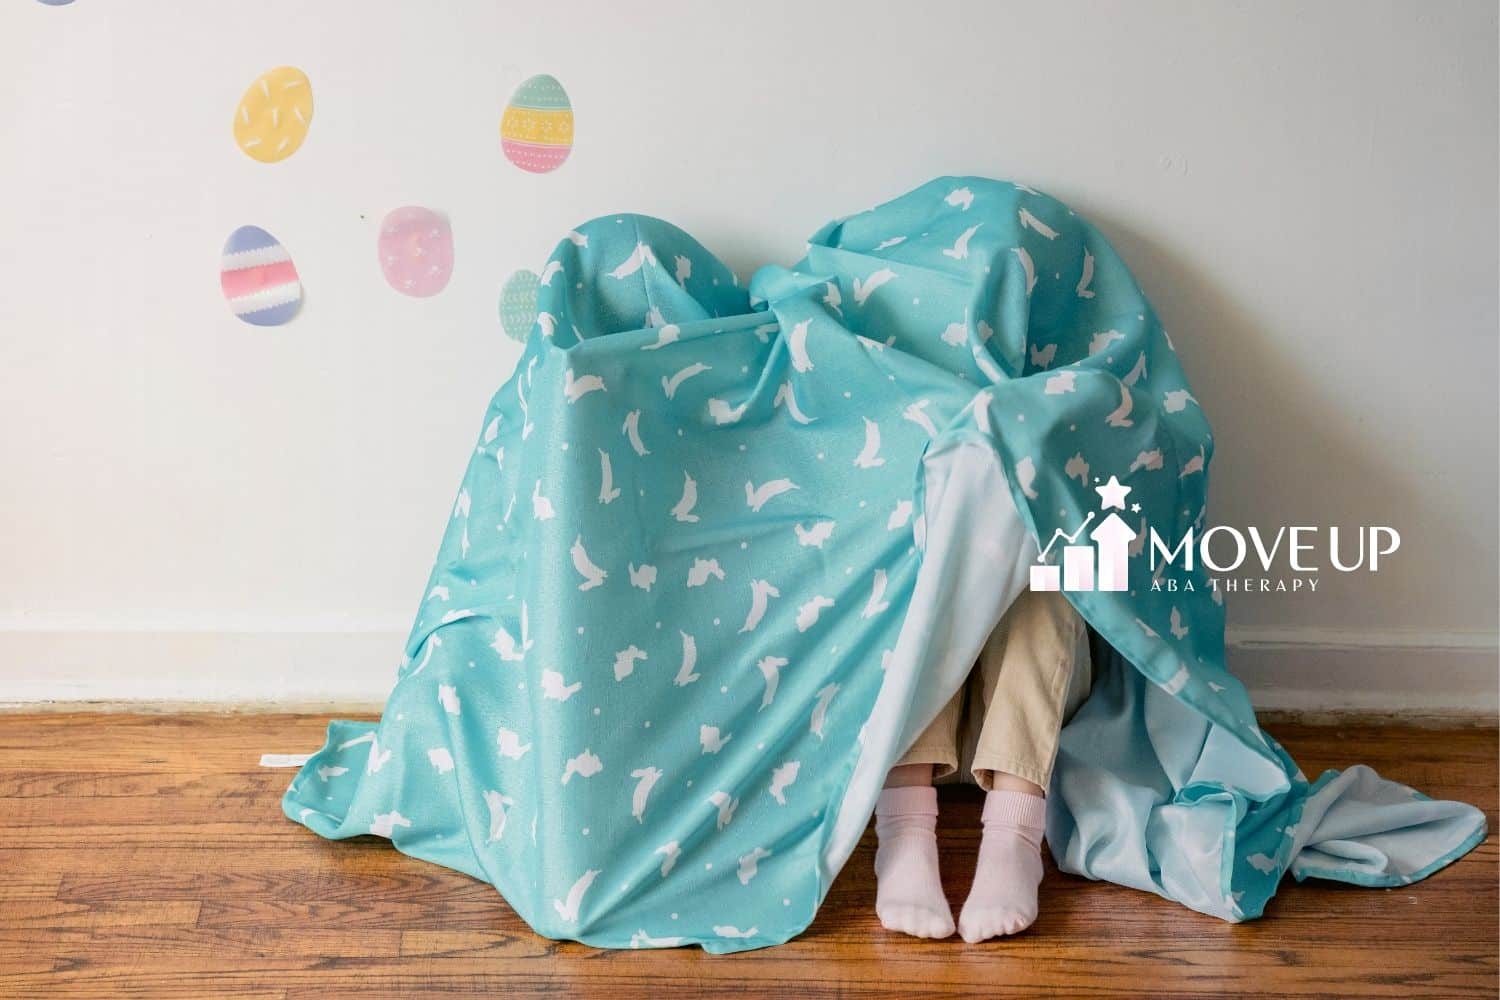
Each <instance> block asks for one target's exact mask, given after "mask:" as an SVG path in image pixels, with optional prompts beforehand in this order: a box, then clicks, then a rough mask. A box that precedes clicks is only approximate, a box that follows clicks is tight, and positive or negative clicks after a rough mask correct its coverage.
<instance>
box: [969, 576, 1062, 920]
mask: <svg viewBox="0 0 1500 1000" xmlns="http://www.w3.org/2000/svg"><path fill="white" fill-rule="evenodd" d="M1082 630H1083V622H1082V620H1081V619H1080V618H1079V617H1078V614H1077V613H1076V612H1075V611H1074V610H1073V608H1072V606H1071V605H1069V604H1068V601H1067V599H1066V598H1065V597H1063V596H1062V595H1061V594H1058V593H1036V592H1032V591H1023V592H1022V593H1021V595H1020V596H1019V597H1018V598H1017V599H1016V601H1015V603H1014V604H1012V605H1011V607H1010V609H1009V610H1008V611H1007V612H1006V613H1005V617H1004V618H1003V619H1002V620H1001V622H1000V624H999V625H998V626H997V627H996V629H995V631H994V633H993V634H992V635H991V636H990V639H989V641H988V642H987V643H986V644H985V647H984V650H983V652H981V654H980V658H979V670H980V678H981V692H982V697H983V704H984V723H983V725H982V727H981V728H980V732H979V742H978V746H977V748H976V750H975V753H974V778H975V780H977V781H978V782H979V784H980V787H982V788H985V789H987V790H988V791H989V795H988V797H987V798H986V799H985V804H984V836H983V839H982V840H981V841H980V846H979V863H978V866H977V868H976V869H975V872H974V885H973V887H972V888H971V889H970V891H969V898H968V900H967V901H966V902H965V903H964V908H963V912H962V913H961V914H960V915H959V924H958V926H959V933H961V934H962V935H963V937H964V940H966V941H970V942H974V941H983V940H985V939H986V938H990V937H995V936H996V935H1000V934H1014V933H1016V932H1017V931H1020V930H1024V929H1025V928H1026V927H1029V926H1030V925H1031V922H1032V921H1033V920H1035V919H1036V912H1037V886H1038V885H1039V884H1040V883H1041V880H1042V856H1041V846H1042V832H1043V829H1044V826H1045V820H1046V811H1047V810H1046V801H1045V798H1044V796H1045V795H1046V788H1047V784H1048V782H1050V781H1051V778H1052V765H1053V762H1054V761H1055V760H1056V757H1057V742H1058V734H1059V733H1060V731H1061V730H1062V723H1063V717H1064V715H1065V713H1066V712H1067V709H1068V705H1069V702H1070V700H1075V699H1077V698H1081V696H1082V694H1083V693H1085V692H1086V691H1087V685H1088V676H1087V672H1088V663H1087V659H1086V657H1085V658H1080V657H1079V656H1078V650H1079V646H1080V638H1081V633H1082ZM1080 661H1081V662H1080Z"/></svg>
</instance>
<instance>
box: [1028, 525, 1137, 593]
mask: <svg viewBox="0 0 1500 1000" xmlns="http://www.w3.org/2000/svg"><path fill="white" fill-rule="evenodd" d="M1093 520H1094V512H1093V511H1090V512H1089V515H1088V516H1087V517H1085V518H1084V519H1083V523H1082V524H1080V525H1079V526H1078V528H1077V529H1076V530H1075V531H1073V533H1072V534H1069V533H1068V532H1066V531H1063V530H1062V529H1061V528H1058V529H1057V530H1056V531H1054V532H1053V533H1052V538H1051V540H1050V541H1048V542H1047V547H1046V548H1044V549H1042V551H1041V554H1040V555H1039V557H1038V558H1039V559H1046V558H1047V555H1048V553H1049V552H1051V550H1052V548H1053V546H1054V545H1056V544H1057V541H1058V539H1062V540H1063V541H1064V543H1065V544H1064V545H1063V546H1062V565H1061V566H1059V565H1058V564H1057V563H1055V562H1051V563H1048V562H1036V563H1033V564H1032V567H1031V589H1032V590H1037V591H1054V592H1055V591H1059V590H1062V591H1069V592H1072V593H1077V592H1080V591H1091V590H1098V591H1114V592H1119V591H1123V590H1127V589H1128V588H1129V582H1128V579H1127V578H1128V571H1129V564H1130V551H1129V547H1130V542H1131V541H1132V540H1134V538H1135V537H1136V533H1135V530H1134V529H1133V528H1131V527H1130V525H1128V524H1126V523H1125V521H1124V519H1123V518H1121V517H1120V516H1119V515H1118V514H1113V513H1112V514H1110V515H1109V516H1108V517H1106V518H1105V519H1104V520H1103V521H1102V522H1100V524H1099V526H1098V527H1097V528H1095V529H1094V530H1093V531H1091V532H1090V533H1089V538H1090V539H1092V540H1093V542H1094V543H1095V544H1093V545H1088V544H1079V539H1080V538H1081V537H1082V536H1083V532H1084V529H1085V528H1087V527H1088V526H1089V524H1090V523H1091V522H1092V521H1093Z"/></svg>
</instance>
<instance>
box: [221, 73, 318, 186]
mask: <svg viewBox="0 0 1500 1000" xmlns="http://www.w3.org/2000/svg"><path fill="white" fill-rule="evenodd" d="M312 115H313V98H312V83H311V82H310V81H309V80H308V79H307V74H306V73H304V72H302V71H301V70H300V69H297V68H296V67H295V66H278V67H277V68H275V69H273V70H270V71H268V72H266V73H263V74H261V76H260V77H259V78H258V79H257V80H256V81H255V82H254V83H252V84H251V85H250V89H249V90H246V91H245V96H244V97H241V98H240V104H239V107H237V108H235V109H234V143H235V145H237V146H239V147H240V149H242V150H244V151H245V155H247V156H249V157H250V158H251V159H254V160H259V161H260V162H262V163H275V162H277V161H278V160H284V159H286V158H287V157H288V156H291V155H292V154H293V153H295V152H296V151H297V150H298V149H299V148H301V146H302V140H304V139H306V138H307V127H308V126H309V125H311V124H312Z"/></svg>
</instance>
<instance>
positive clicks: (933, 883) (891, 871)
mask: <svg viewBox="0 0 1500 1000" xmlns="http://www.w3.org/2000/svg"><path fill="white" fill-rule="evenodd" d="M936 830H937V789H935V788H933V787H932V786H931V785H913V786H910V787H907V788H887V789H885V790H884V791H882V792H881V793H880V799H879V801H878V802H877V803H876V805H875V835H876V836H877V837H879V838H880V846H879V847H877V848H876V849H875V883H876V886H875V913H876V915H877V916H879V917H880V922H881V923H882V924H884V925H885V927H886V928H888V929H889V930H893V931H900V932H901V933H903V934H910V935H912V936H913V937H922V938H945V937H947V936H948V935H949V934H952V933H953V911H952V910H951V909H949V908H948V899H947V897H946V896H944V895H943V882H942V879H941V878H940V877H939V875H938V854H937V834H936V832H935V831H936Z"/></svg>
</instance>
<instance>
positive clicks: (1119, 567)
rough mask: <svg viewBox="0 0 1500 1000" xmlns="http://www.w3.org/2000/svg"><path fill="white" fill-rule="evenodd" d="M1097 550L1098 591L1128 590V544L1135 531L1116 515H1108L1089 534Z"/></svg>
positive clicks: (1132, 538) (1133, 537)
mask: <svg viewBox="0 0 1500 1000" xmlns="http://www.w3.org/2000/svg"><path fill="white" fill-rule="evenodd" d="M1089 537H1090V538H1091V539H1093V540H1094V545H1095V546H1096V547H1097V548H1098V550H1099V573H1098V576H1097V583H1096V588H1097V589H1098V590H1112V591H1122V590H1128V589H1129V587H1130V584H1129V583H1128V581H1127V579H1126V578H1127V576H1128V575H1129V564H1130V552H1129V547H1130V543H1131V542H1132V541H1133V540H1134V539H1135V530H1134V529H1133V528H1131V527H1130V525H1128V524H1126V523H1125V520H1124V519H1123V518H1122V517H1120V515H1118V514H1113V513H1112V514H1110V515H1109V516H1108V517H1106V518H1105V519H1104V520H1103V521H1101V522H1100V524H1099V526H1098V527H1097V528H1095V529H1094V530H1093V531H1091V532H1089Z"/></svg>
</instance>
